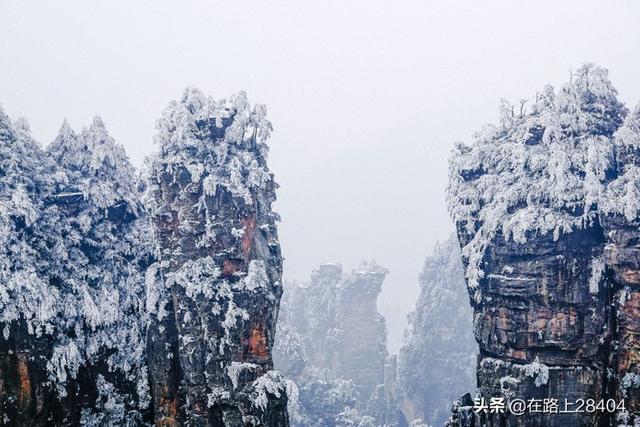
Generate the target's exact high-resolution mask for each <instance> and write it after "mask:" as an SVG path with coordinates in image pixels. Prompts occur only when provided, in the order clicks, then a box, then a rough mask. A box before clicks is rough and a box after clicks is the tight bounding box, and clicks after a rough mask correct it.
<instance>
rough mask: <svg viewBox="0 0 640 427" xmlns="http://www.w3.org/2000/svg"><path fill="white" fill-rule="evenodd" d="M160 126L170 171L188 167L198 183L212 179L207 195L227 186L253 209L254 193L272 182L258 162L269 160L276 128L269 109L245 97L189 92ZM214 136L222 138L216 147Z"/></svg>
mask: <svg viewBox="0 0 640 427" xmlns="http://www.w3.org/2000/svg"><path fill="white" fill-rule="evenodd" d="M157 127H158V133H157V135H156V142H157V143H158V144H159V145H160V157H161V158H162V162H163V163H165V164H167V165H168V166H169V167H171V165H180V166H183V165H184V166H186V167H187V169H188V170H189V172H190V174H191V179H192V181H193V182H194V183H195V182H198V181H199V179H200V177H201V176H206V178H205V181H204V183H203V186H204V195H213V194H215V191H216V187H217V186H223V187H224V188H226V189H227V190H228V191H230V192H231V193H232V194H233V195H234V196H236V197H239V198H241V199H243V200H244V201H245V202H246V203H247V204H251V203H252V192H254V191H255V190H256V189H259V188H263V187H264V186H265V185H266V184H267V183H268V182H269V181H270V180H271V179H272V176H271V174H270V173H269V172H268V171H267V170H266V169H265V168H264V167H263V166H262V162H261V161H259V160H258V159H256V156H261V157H263V158H265V157H266V155H267V152H268V147H267V144H266V143H265V141H266V140H267V138H268V137H269V134H270V132H271V130H272V127H271V123H270V122H269V121H268V120H267V119H266V108H265V106H264V105H262V104H257V105H255V106H254V107H253V108H251V106H250V105H249V101H248V100H247V96H246V94H245V93H244V92H240V93H238V94H236V95H234V96H232V97H230V98H229V99H222V100H214V99H213V98H211V97H209V96H206V95H204V94H203V93H202V92H200V91H199V90H198V89H196V88H193V87H190V88H187V89H186V90H185V92H184V94H183V96H182V98H181V100H180V101H179V102H177V101H174V102H172V103H171V104H170V105H169V107H168V108H167V109H166V110H165V111H164V113H163V115H162V117H161V118H160V119H159V120H158V126H157ZM211 134H213V135H217V136H219V138H218V139H217V140H216V141H215V143H213V142H211V140H210V139H209V136H210V135H211Z"/></svg>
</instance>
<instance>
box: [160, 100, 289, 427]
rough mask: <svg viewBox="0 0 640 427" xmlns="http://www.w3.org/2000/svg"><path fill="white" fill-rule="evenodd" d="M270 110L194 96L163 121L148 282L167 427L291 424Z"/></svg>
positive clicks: (163, 421)
mask: <svg viewBox="0 0 640 427" xmlns="http://www.w3.org/2000/svg"><path fill="white" fill-rule="evenodd" d="M265 112H266V111H265V108H264V106H262V105H256V106H254V107H253V108H251V107H250V106H249V104H248V102H247V99H246V96H245V95H244V94H243V93H241V94H239V95H236V96H234V97H232V98H230V99H228V100H221V101H215V100H213V99H211V98H210V97H207V96H204V95H203V94H202V93H201V92H199V91H198V90H196V89H193V88H188V89H187V90H186V91H185V93H184V95H183V97H182V99H181V100H180V101H178V102H172V103H171V104H170V105H169V107H168V108H167V109H166V110H165V112H164V114H163V116H162V118H161V119H160V120H159V122H158V129H159V132H158V135H157V142H158V144H159V146H160V153H159V155H158V156H157V157H156V158H155V159H153V161H152V165H151V179H150V191H149V196H150V197H149V200H150V208H151V215H152V218H153V222H154V224H155V230H156V233H157V238H158V242H159V253H158V257H159V262H158V264H157V265H156V266H154V267H153V268H151V269H150V271H149V273H148V280H147V301H148V304H147V308H148V310H149V315H150V318H151V324H150V329H149V335H148V336H149V338H148V348H149V349H150V351H149V353H150V354H153V353H154V351H152V349H154V350H159V351H160V353H159V354H155V355H153V356H152V357H151V359H150V361H149V370H150V377H151V388H152V395H153V398H154V410H155V418H156V424H158V425H184V424H188V425H192V426H197V425H225V426H241V425H268V426H285V425H288V420H287V414H286V402H287V398H286V393H285V383H284V381H283V380H282V378H281V377H280V375H279V374H277V373H276V372H275V371H272V358H271V348H272V345H273V337H274V334H275V325H276V319H277V314H278V306H279V301H280V297H281V294H282V286H281V275H282V257H281V254H280V245H279V243H278V237H277V230H276V222H277V221H278V216H277V215H276V214H275V213H274V212H272V210H271V204H272V203H273V202H274V200H275V189H276V184H275V182H274V179H273V175H272V174H271V173H270V172H269V170H268V168H267V165H266V156H267V151H268V147H267V145H266V144H265V141H266V139H267V138H268V136H269V132H270V130H271V125H270V123H269V122H268V121H267V119H266V118H265Z"/></svg>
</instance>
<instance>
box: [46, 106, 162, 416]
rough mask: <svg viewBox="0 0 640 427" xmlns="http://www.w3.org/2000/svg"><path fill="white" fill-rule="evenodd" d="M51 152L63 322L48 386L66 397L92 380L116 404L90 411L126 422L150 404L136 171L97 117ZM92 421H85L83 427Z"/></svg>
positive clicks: (61, 137) (51, 215)
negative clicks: (56, 173) (55, 175)
mask: <svg viewBox="0 0 640 427" xmlns="http://www.w3.org/2000/svg"><path fill="white" fill-rule="evenodd" d="M47 152H48V154H49V155H50V157H51V158H52V159H53V161H54V162H55V163H56V164H57V165H59V167H60V177H59V179H58V180H57V182H56V183H55V187H54V191H53V194H52V195H51V198H50V199H49V200H48V201H47V211H46V213H47V215H46V218H47V224H46V226H47V228H49V229H51V230H56V232H57V233H58V234H57V236H56V241H55V242H53V243H54V246H53V248H52V253H51V258H50V262H49V265H48V274H49V276H50V281H51V282H52V283H54V284H55V285H56V286H57V287H59V288H60V289H61V293H60V304H61V307H62V313H63V318H62V321H61V322H60V323H59V325H58V330H57V331H56V332H55V333H54V336H55V344H54V347H53V357H52V358H51V359H50V360H49V362H48V364H47V366H48V370H49V376H50V379H51V381H52V382H53V383H54V384H56V385H57V387H58V390H59V393H60V395H61V396H62V397H64V396H66V395H67V394H68V393H79V394H81V393H83V392H86V391H87V390H92V389H93V388H94V387H96V383H94V381H96V380H95V379H94V375H95V374H93V373H91V372H93V371H96V372H100V374H99V375H98V377H97V379H98V380H99V384H97V385H98V386H99V387H98V390H112V392H111V394H110V396H108V401H110V400H109V399H118V401H121V402H122V404H121V405H108V404H105V405H103V406H102V407H96V408H94V409H95V410H96V411H99V413H100V417H99V418H100V420H102V422H110V423H121V422H124V421H125V418H123V417H125V416H126V420H128V421H129V422H131V420H135V419H138V418H139V417H141V416H142V415H141V412H140V411H142V412H144V410H145V409H146V408H147V407H148V405H149V400H150V397H149V391H148V385H147V372H146V366H145V327H146V321H145V316H144V302H145V288H144V272H145V270H146V267H147V264H148V263H149V259H150V256H151V247H150V241H149V238H148V233H147V232H146V228H148V224H147V223H146V219H145V216H144V210H143V206H142V203H141V199H140V195H139V193H138V192H137V190H136V177H135V173H134V169H133V167H132V166H131V164H130V163H129V160H128V158H127V156H126V154H125V152H124V148H123V147H122V146H120V145H118V144H116V143H115V142H114V140H113V138H111V136H110V135H109V134H108V132H107V130H106V128H105V126H104V123H103V122H102V120H101V119H100V118H98V117H96V118H95V119H94V120H93V123H92V124H91V126H90V127H89V128H88V129H83V130H82V132H81V133H80V134H78V135H76V134H75V133H74V132H73V130H72V129H71V128H70V127H69V125H68V124H67V123H66V122H65V123H63V125H62V128H61V129H60V132H59V134H58V137H57V138H56V139H55V141H53V143H52V144H51V145H50V147H49V148H48V150H47ZM81 371H82V373H81ZM99 395H100V394H99ZM97 399H98V400H99V399H100V398H99V397H98V398H97ZM108 408H113V412H112V413H108V411H107V409H108ZM90 415H91V410H89V409H86V410H85V411H83V419H88V418H89V417H90Z"/></svg>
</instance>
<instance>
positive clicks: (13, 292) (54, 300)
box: [0, 108, 59, 340]
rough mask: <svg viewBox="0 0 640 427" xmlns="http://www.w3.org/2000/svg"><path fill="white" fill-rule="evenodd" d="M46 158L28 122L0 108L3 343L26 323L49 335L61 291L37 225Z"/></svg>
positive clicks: (0, 319) (0, 316) (33, 331)
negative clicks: (51, 277)
mask: <svg viewBox="0 0 640 427" xmlns="http://www.w3.org/2000/svg"><path fill="white" fill-rule="evenodd" d="M43 163H44V158H43V153H42V150H41V149H40V147H39V146H38V145H37V144H36V143H35V142H34V141H33V139H32V138H31V136H30V133H29V129H28V125H27V124H26V122H25V121H24V120H20V121H19V122H17V123H12V121H11V119H10V118H9V117H8V116H7V114H5V112H4V111H3V110H2V109H1V108H0V240H1V243H0V322H1V323H2V329H3V336H4V339H5V340H6V339H8V338H9V334H10V324H11V323H12V322H15V321H18V320H22V321H24V322H25V323H26V327H27V329H28V332H29V333H31V334H35V335H37V336H40V335H41V334H43V333H51V332H52V330H53V325H54V322H55V317H56V315H57V314H58V310H59V292H58V290H57V289H53V288H51V287H49V284H48V282H47V278H46V275H45V274H46V273H45V270H46V258H47V257H46V255H44V254H43V253H41V251H40V250H41V249H42V246H43V242H42V241H41V240H40V238H39V237H41V236H39V232H41V231H42V228H41V227H39V220H40V218H41V214H42V206H43V201H42V199H43V197H44V192H45V191H46V185H45V182H46V178H45V174H44V171H43V169H44V164H43Z"/></svg>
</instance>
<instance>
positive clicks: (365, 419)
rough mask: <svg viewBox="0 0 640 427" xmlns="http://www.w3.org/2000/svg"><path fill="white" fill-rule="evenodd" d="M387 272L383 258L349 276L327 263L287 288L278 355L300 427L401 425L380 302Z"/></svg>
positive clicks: (365, 264) (276, 358)
mask: <svg viewBox="0 0 640 427" xmlns="http://www.w3.org/2000/svg"><path fill="white" fill-rule="evenodd" d="M386 274H387V271H386V270H385V269H384V268H382V267H380V266H378V265H376V264H375V263H363V264H362V265H361V266H360V267H359V268H357V269H356V270H355V271H353V272H351V273H350V274H347V275H343V273H342V268H341V266H340V265H337V264H322V265H320V267H319V268H318V269H317V270H315V271H314V272H313V273H312V275H311V280H310V282H309V283H308V284H306V285H304V286H296V285H290V286H288V287H287V288H286V291H285V297H284V298H283V303H282V318H281V321H280V323H279V324H278V340H277V343H276V349H275V354H274V358H275V364H276V368H278V369H280V370H282V371H283V373H284V374H285V375H286V376H287V377H289V378H291V379H292V382H291V383H290V385H289V387H290V389H293V390H294V393H293V394H294V395H296V396H297V399H295V400H294V399H292V402H290V406H289V407H290V410H289V413H290V414H291V418H292V424H293V425H297V426H343V425H344V426H346V425H363V426H364V425H370V424H371V425H383V424H385V423H386V424H387V425H396V424H395V423H396V422H397V417H398V410H397V407H396V406H395V405H394V402H392V400H393V399H392V397H393V394H394V392H395V391H396V390H395V376H396V375H397V374H396V370H395V366H392V365H393V361H392V360H390V359H389V358H388V355H387V348H386V330H385V323H384V318H383V317H382V316H381V315H380V314H379V313H378V310H377V305H376V301H377V298H378V295H379V293H380V291H381V286H382V282H383V280H384V278H385V276H386Z"/></svg>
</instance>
